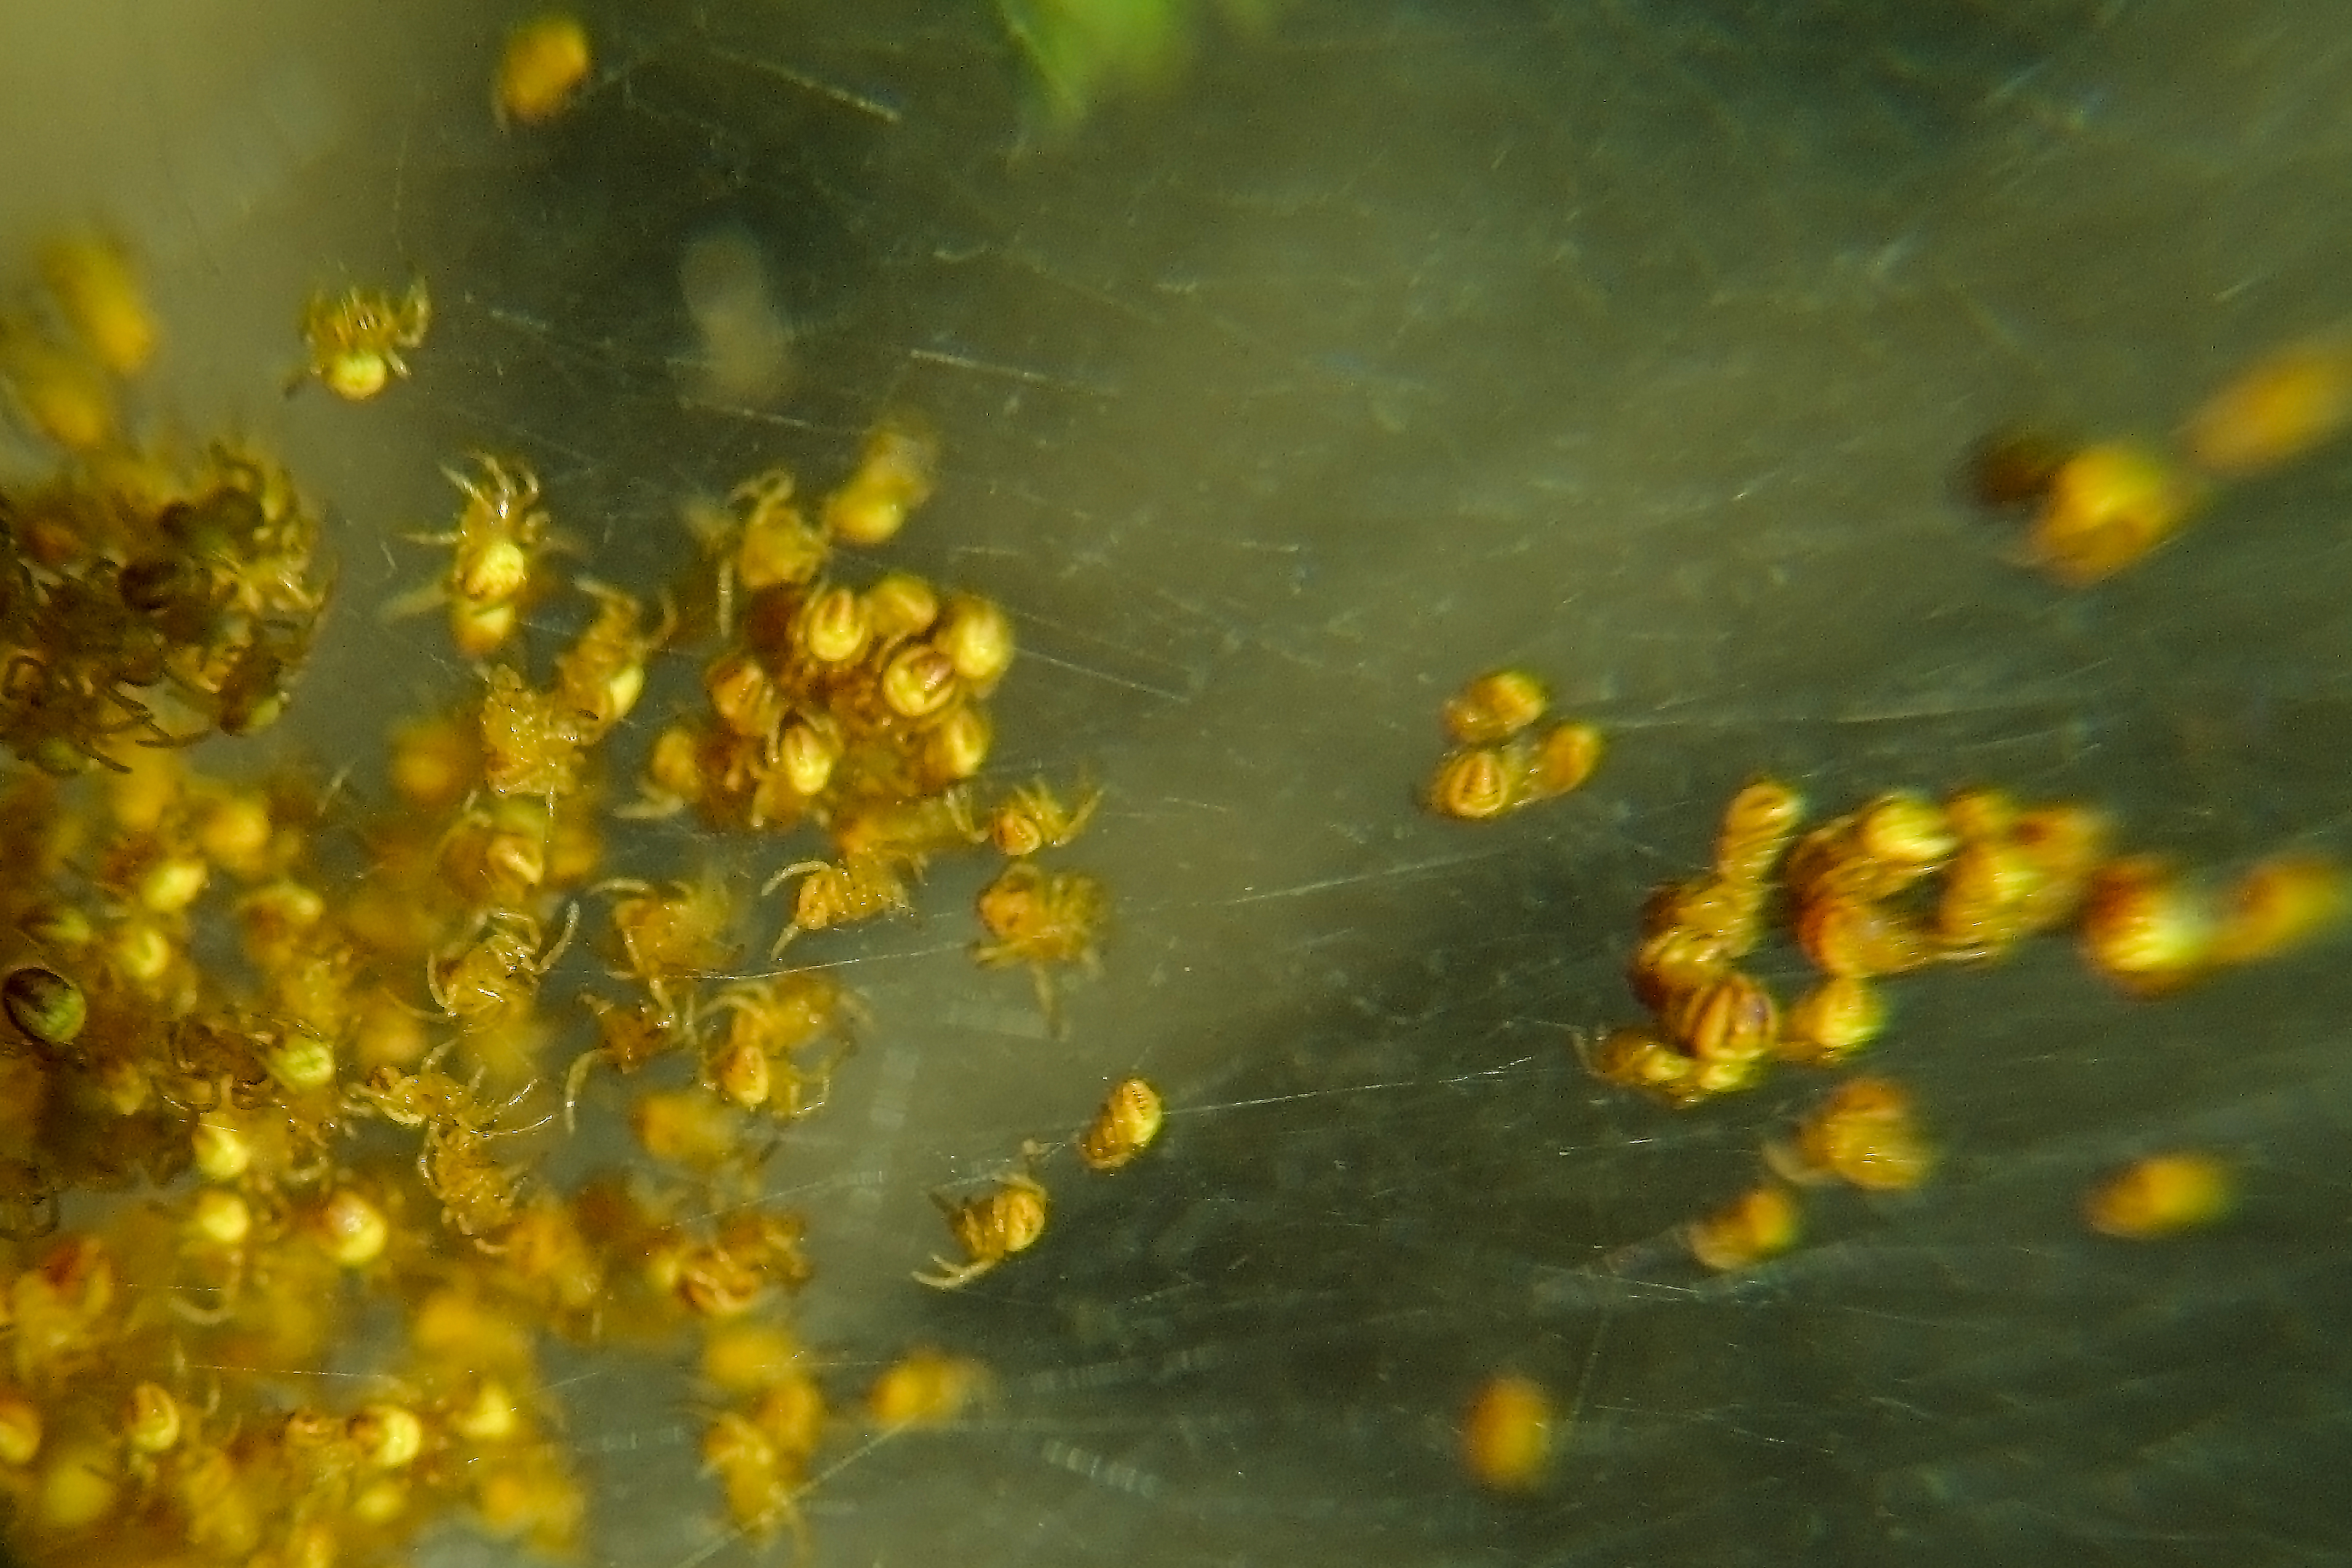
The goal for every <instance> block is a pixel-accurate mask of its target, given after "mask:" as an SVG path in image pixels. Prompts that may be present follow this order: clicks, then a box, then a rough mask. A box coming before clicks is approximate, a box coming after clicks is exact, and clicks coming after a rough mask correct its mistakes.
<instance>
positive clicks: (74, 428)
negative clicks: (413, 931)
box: [0, 239, 328, 775]
mask: <svg viewBox="0 0 2352 1568" xmlns="http://www.w3.org/2000/svg"><path fill="white" fill-rule="evenodd" d="M45 261H46V266H45V272H46V274H47V285H48V292H47V313H46V314H34V313H30V312H25V313H18V314H14V315H8V316H5V317H0V381H5V383H6V384H7V386H8V388H9V390H10V392H11V393H12V394H13V395H14V399H15V403H16V408H17V410H18V412H19V413H20V415H21V416H23V417H24V419H25V422H26V424H27V425H28V426H31V427H32V428H33V429H34V430H35V431H36V432H37V433H38V434H40V435H41V436H43V437H46V438H47V439H48V440H49V441H50V442H52V443H53V444H55V445H56V446H58V447H61V448H63V450H64V452H65V454H66V456H65V458H64V459H63V460H62V461H61V462H60V463H59V464H58V467H57V468H56V469H55V470H54V471H53V472H52V473H50V474H48V475H47V476H46V477H43V478H39V479H31V480H24V481H11V482H9V483H7V484H5V486H0V744H5V746H6V747H7V748H8V750H10V751H11V752H15V753H16V755H17V756H19V757H21V758H24V759H25V760H26V761H28V762H31V763H34V764H35V765H37V766H38V767H40V768H42V769H44V770H45V771H47V772H49V773H57V774H59V775H65V774H69V773H79V772H81V771H82V770H84V769H85V768H88V767H89V766H91V765H93V764H97V765H101V766H108V767H115V766H120V765H121V757H122V755H123V754H124V753H125V752H128V751H129V750H130V749H131V748H134V747H137V746H141V745H149V746H155V745H179V744H184V743H187V742H193V741H196V740H199V739H202V738H203V737H204V736H205V735H206V734H208V733H211V732H212V731H215V730H218V731H225V732H226V733H228V734H232V735H243V734H247V733H250V732H252V731H257V730H260V729H263V728H265V727H267V726H268V725H269V724H271V723H272V722H274V721H276V720H277V718H278V715H279V713H280V712H281V711H282V710H284V707H285V703H286V698H287V691H288V688H289V683H290V682H291V680H292V679H293V677H294V674H295V672H296V670H297V669H299V667H300V665H301V663H302V660H303V658H304V657H305V656H306V655H307V654H308V652H309V650H310V639H311V636H312V634H313V632H314V631H315V629H316V627H317V625H318V620H319V616H320V613H321V612H322V611H323V610H324V609H325V608H326V604H327V596H328V595H327V583H326V578H325V575H324V574H322V573H321V572H320V569H319V566H318V563H317V560H316V556H317V552H318V545H319V521H318V519H317V517H316V516H315V515H314V514H313V513H312V512H311V511H310V509H309V508H308V507H307V506H306V505H305V504H304V502H303V501H302V499H301V498H300V497H299V495H298V494H296V492H295V490H294V487H293V484H292V481H291V480H290V479H288V477H287V476H286V474H285V473H284V471H283V470H281V469H280V468H278V467H277V466H276V465H275V464H273V463H272V462H270V461H269V460H268V458H264V457H262V456H260V455H259V454H257V453H255V452H252V451H249V450H247V449H244V448H242V447H235V446H231V445H228V444H226V443H224V444H220V445H216V446H215V447H212V448H210V449H209V450H207V451H205V453H204V454H203V455H202V456H200V457H198V458H194V459H193V460H185V461H184V460H178V459H174V458H169V457H166V456H164V455H163V454H160V453H158V452H154V451H151V450H147V449H143V448H142V447H139V446H137V445H136V444H134V443H133V442H132V441H131V438H130V437H129V435H128V434H127V432H126V429H125V426H124V422H123V419H122V416H121V407H120V404H121V396H122V395H123V393H124V392H125V390H126V388H127V383H128V379H129V378H130V377H131V376H132V375H134V374H136V373H137V372H138V371H139V370H140V369H141V368H142V367H143V366H144V365H145V363H147V361H148V359H149V357H150V356H151V354H152V352H153V346H154V342H155V330H154V326H153V323H152V321H151V320H150V319H149V317H148V315H147V313H146V307H145V305H144V303H143V301H142V300H141V298H140V296H139V293H138V289H137V285H136V281H135V279H132V277H131V274H130V272H129V269H128V265H127V263H126V262H125V261H124V259H123V258H122V255H121V252H120V250H119V249H117V248H115V247H112V246H110V245H109V244H106V243H104V242H101V241H98V240H91V239H72V240H64V241H60V242H58V243H57V244H56V245H53V246H52V247H50V248H49V250H48V252H47V256H46V258H45Z"/></svg>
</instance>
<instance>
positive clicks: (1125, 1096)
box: [1078, 1078, 1164, 1171]
mask: <svg viewBox="0 0 2352 1568" xmlns="http://www.w3.org/2000/svg"><path fill="white" fill-rule="evenodd" d="M1163 1115H1164V1112H1163V1111H1162V1110H1161V1107H1160V1091H1159V1090H1158V1089H1153V1088H1152V1087H1151V1086H1150V1084H1148V1083H1146V1082H1144V1080H1143V1079H1139V1078H1129V1079H1120V1080H1119V1081H1118V1083H1116V1084H1114V1085H1113V1086H1112V1087H1111V1091H1110V1094H1109V1096H1108V1098H1107V1099H1106V1100H1104V1101H1103V1103H1102V1109H1101V1110H1099V1111H1097V1112H1096V1113H1095V1119H1094V1121H1092V1122H1090V1123H1089V1124H1088V1125H1087V1130H1086V1131H1084V1132H1081V1133H1079V1134H1078V1158H1079V1159H1081V1160H1084V1161H1085V1162H1086V1163H1087V1167H1088V1168H1089V1169H1091V1170H1097V1171H1116V1170H1118V1168H1119V1167H1120V1166H1122V1165H1124V1164H1126V1163H1128V1162H1129V1161H1130V1160H1132V1159H1134V1158H1135V1157H1136V1156H1137V1155H1138V1154H1140V1153H1142V1152H1144V1150H1146V1149H1148V1148H1150V1146H1151V1141H1152V1140H1153V1139H1155V1138H1157V1137H1159V1136H1160V1120H1161V1117H1162V1116H1163Z"/></svg>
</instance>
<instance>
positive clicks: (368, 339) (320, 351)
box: [302, 278, 433, 403]
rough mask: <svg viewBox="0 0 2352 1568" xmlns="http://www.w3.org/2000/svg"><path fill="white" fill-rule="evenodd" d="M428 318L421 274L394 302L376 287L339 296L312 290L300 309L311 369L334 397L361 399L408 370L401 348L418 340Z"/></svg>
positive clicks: (428, 301) (430, 313)
mask: <svg viewBox="0 0 2352 1568" xmlns="http://www.w3.org/2000/svg"><path fill="white" fill-rule="evenodd" d="M432 321H433V301H432V300H431V299H430V298H429V297H428V296H427V295H426V294H425V280H424V279H421V278H420V279H416V280H415V281H414V282H412V283H411V284H409V286H408V292H407V293H406V294H405V295H404V296H403V297H402V298H401V299H400V300H397V301H395V300H394V299H393V298H392V296H391V295H389V294H387V293H385V292H383V290H382V289H347V290H345V291H344V293H343V296H342V298H341V299H336V298H335V297H334V296H332V295H330V294H328V293H325V292H324V291H321V292H320V293H316V294H313V295H311V296H310V303H309V304H308V305H307V306H305V307H304V308H303V310H302V341H303V342H305V343H307V344H308V345H309V346H310V374H312V375H315V376H317V377H318V378H319V379H320V381H322V382H324V383H325V384H326V385H327V390H328V391H330V392H331V393H333V394H334V395H336V396H338V397H341V398H343V399H345V400H346V401H348V402H352V403H365V402H366V401H367V400H368V399H369V398H371V397H373V396H374V395H376V394H377V393H379V392H382V391H383V389H384V387H385V386H386V385H387V384H389V383H390V382H392V381H393V380H394V378H395V377H398V376H404V375H406V374H408V365H407V363H405V362H404V361H403V360H402V359H401V357H400V351H401V350H403V349H413V348H415V347H416V346H417V345H418V344H420V343H422V342H424V341H425V328H426V327H427V326H429V325H430V324H431V323H432Z"/></svg>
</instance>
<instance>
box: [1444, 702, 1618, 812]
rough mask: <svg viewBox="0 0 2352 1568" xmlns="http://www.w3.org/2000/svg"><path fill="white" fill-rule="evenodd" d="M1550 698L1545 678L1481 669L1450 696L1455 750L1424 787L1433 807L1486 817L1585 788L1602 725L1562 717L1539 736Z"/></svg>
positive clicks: (1448, 723) (1597, 756) (1448, 720)
mask: <svg viewBox="0 0 2352 1568" xmlns="http://www.w3.org/2000/svg"><path fill="white" fill-rule="evenodd" d="M1550 700H1551V699H1550V696H1549V693H1548V692H1546V691H1545V689H1544V686H1543V682H1541V681H1540V680H1538V679H1536V678H1535V677H1534V676H1532V675H1529V674H1528V673H1527V672H1526V671H1525V670H1519V669H1498V670H1495V671H1492V672H1490V673H1488V674H1486V675H1482V676H1480V677H1478V678H1477V679H1475V680H1473V681H1471V682H1470V683H1469V684H1468V685H1466V686H1465V687H1464V688H1463V689H1461V690H1460V691H1458V692H1456V693H1454V696H1453V697H1451V698H1450V699H1448V700H1447V701H1446V704H1445V732H1446V734H1447V735H1448V736H1449V737H1451V738H1452V740H1453V742H1454V747H1455V749H1454V751H1453V752H1449V753H1448V754H1447V755H1446V757H1445V760H1444V761H1443V762H1441V763H1438V764H1437V771H1436V773H1433V775H1431V778H1430V781H1429V784H1428V787H1427V788H1426V789H1425V790H1424V791H1423V795H1422V798H1423V802H1424V803H1425V804H1426V805H1428V807H1429V809H1430V810H1432V811H1433V812H1435V813H1437V815H1439V816H1450V817H1454V818H1456V819H1458V820H1460V821H1464V822H1485V821H1486V820H1488V819H1490V818H1493V817H1497V816H1502V815H1503V814H1504V813H1506V812H1510V811H1517V810H1518V809H1519V808H1520V807H1521V806H1524V805H1534V804H1535V803H1536V802H1538V801H1540V800H1549V799H1551V798H1552V797H1554V796H1555V795H1566V794H1568V793H1569V792H1570V790H1573V789H1578V788H1580V787H1581V786H1582V785H1583V784H1584V782H1585V781H1586V780H1587V779H1590V778H1591V776H1592V772H1593V770H1594V769H1595V768H1597V767H1599V766H1600V765H1601V731H1598V730H1596V729H1594V728H1593V727H1592V726H1591V725H1590V724H1580V723H1560V724H1554V725H1552V726H1551V727H1550V728H1549V729H1548V730H1545V731H1543V732H1542V733H1540V734H1538V733H1537V732H1536V725H1537V724H1538V722H1539V721H1541V720H1542V718H1543V716H1544V710H1545V709H1546V708H1547V707H1549V704H1550Z"/></svg>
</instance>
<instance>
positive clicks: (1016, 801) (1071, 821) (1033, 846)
mask: <svg viewBox="0 0 2352 1568" xmlns="http://www.w3.org/2000/svg"><path fill="white" fill-rule="evenodd" d="M1101 800H1102V791H1100V790H1098V789H1088V790H1087V791H1085V792H1084V793H1083V795H1081V796H1080V798H1079V800H1078V803H1077V804H1076V805H1069V806H1066V805H1063V804H1062V803H1061V802H1060V801H1059V800H1057V799H1055V796H1054V792H1053V790H1052V788H1051V787H1049V786H1048V785H1047V784H1046V783H1045V780H1043V779H1040V780H1038V781H1037V782H1036V783H1034V784H1028V785H1025V786H1024V787H1023V788H1020V789H1017V790H1014V791H1013V794H1012V795H1010V796H1009V797H1008V798H1007V799H1006V800H1005V802H1004V804H1003V805H1000V806H998V807H997V808H996V810H995V812H994V813H993V814H992V815H991V816H990V817H989V819H988V836H989V837H990V838H991V839H992V840H994V841H995V844H996V847H997V848H998V849H999V850H1001V851H1003V853H1004V854H1005V855H1007V856H1010V857H1011V858H1013V859H1016V860H1017V859H1020V858H1022V857H1024V856H1028V855H1034V854H1035V853H1037V851H1038V850H1040V849H1058V848H1060V847H1062V846H1063V845H1065V844H1067V843H1068V842H1069V841H1070V840H1071V839H1073V838H1076V837H1077V836H1078V830H1079V829H1080V828H1082V827H1084V826H1086V825H1087V818H1089V817H1091V816H1094V814H1095V807H1096V805H1098V804H1099V803H1100V802H1101Z"/></svg>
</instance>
